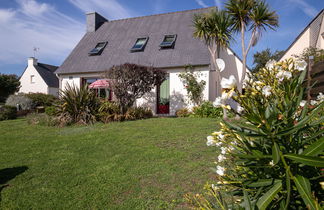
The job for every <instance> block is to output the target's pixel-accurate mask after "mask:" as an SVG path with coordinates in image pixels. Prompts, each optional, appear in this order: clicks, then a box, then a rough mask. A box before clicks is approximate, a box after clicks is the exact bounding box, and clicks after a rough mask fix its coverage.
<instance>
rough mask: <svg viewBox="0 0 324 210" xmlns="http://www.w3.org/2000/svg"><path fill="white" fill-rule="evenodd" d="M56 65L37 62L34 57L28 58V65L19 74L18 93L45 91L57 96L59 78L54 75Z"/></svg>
mask: <svg viewBox="0 0 324 210" xmlns="http://www.w3.org/2000/svg"><path fill="white" fill-rule="evenodd" d="M57 68H58V67H57V66H52V65H48V64H44V63H38V62H37V59H36V58H33V57H31V58H28V65H27V67H26V69H25V71H24V72H23V74H22V75H21V77H20V79H19V81H20V85H21V87H20V89H19V93H45V94H50V95H54V96H58V92H59V80H58V77H57V76H56V75H55V73H54V72H55V71H56V69H57Z"/></svg>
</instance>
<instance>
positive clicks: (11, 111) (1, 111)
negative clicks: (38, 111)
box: [0, 105, 17, 121]
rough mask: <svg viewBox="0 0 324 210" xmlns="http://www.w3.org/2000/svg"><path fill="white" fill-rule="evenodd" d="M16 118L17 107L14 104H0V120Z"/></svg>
mask: <svg viewBox="0 0 324 210" xmlns="http://www.w3.org/2000/svg"><path fill="white" fill-rule="evenodd" d="M16 118H17V108H16V107H15V106H8V105H4V106H0V121H2V120H12V119H16Z"/></svg>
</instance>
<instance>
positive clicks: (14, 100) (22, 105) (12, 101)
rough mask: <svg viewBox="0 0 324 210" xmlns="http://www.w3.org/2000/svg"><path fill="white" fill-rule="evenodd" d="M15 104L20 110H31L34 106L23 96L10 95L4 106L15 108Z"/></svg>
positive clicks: (30, 100)
mask: <svg viewBox="0 0 324 210" xmlns="http://www.w3.org/2000/svg"><path fill="white" fill-rule="evenodd" d="M17 104H19V109H21V110H32V109H34V108H35V106H36V105H35V103H34V102H33V100H32V99H30V98H28V97H27V96H25V95H23V94H19V95H10V96H9V97H8V98H7V101H6V105H8V106H14V107H17Z"/></svg>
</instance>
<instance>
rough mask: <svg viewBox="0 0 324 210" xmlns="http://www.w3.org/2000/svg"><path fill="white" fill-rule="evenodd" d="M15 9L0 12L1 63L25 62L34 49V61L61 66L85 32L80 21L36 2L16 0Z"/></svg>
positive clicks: (0, 10) (33, 0)
mask: <svg viewBox="0 0 324 210" xmlns="http://www.w3.org/2000/svg"><path fill="white" fill-rule="evenodd" d="M17 3H18V5H17V6H18V7H17V8H16V9H0V20H1V21H0V28H1V33H0V46H1V49H2V50H1V51H0V63H2V64H21V63H26V59H27V57H30V56H32V55H33V48H34V47H38V48H40V50H39V52H38V53H37V58H39V59H40V61H41V62H42V61H43V62H44V61H47V60H50V61H53V62H54V61H55V62H56V63H61V62H62V61H63V60H64V59H65V58H66V56H67V55H68V53H69V52H70V51H71V50H72V49H73V48H74V46H75V45H76V44H77V42H78V41H79V40H80V38H81V36H82V35H83V34H84V33H85V25H84V23H83V22H80V21H77V20H75V19H72V18H71V17H68V16H66V15H64V14H62V13H61V12H59V11H57V10H56V9H55V8H54V7H53V6H52V5H49V4H46V3H38V2H37V1H35V0H18V1H17Z"/></svg>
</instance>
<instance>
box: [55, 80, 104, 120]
mask: <svg viewBox="0 0 324 210" xmlns="http://www.w3.org/2000/svg"><path fill="white" fill-rule="evenodd" d="M98 108H99V100H98V98H97V97H96V95H95V93H94V92H92V91H91V90H90V89H88V86H86V85H84V86H81V87H80V88H78V87H76V86H74V85H69V84H68V85H67V86H66V88H65V90H63V91H61V92H60V105H59V107H58V113H59V119H60V121H61V122H62V124H69V123H78V124H89V123H93V122H95V121H96V114H97V112H98Z"/></svg>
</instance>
